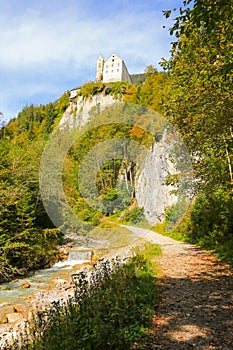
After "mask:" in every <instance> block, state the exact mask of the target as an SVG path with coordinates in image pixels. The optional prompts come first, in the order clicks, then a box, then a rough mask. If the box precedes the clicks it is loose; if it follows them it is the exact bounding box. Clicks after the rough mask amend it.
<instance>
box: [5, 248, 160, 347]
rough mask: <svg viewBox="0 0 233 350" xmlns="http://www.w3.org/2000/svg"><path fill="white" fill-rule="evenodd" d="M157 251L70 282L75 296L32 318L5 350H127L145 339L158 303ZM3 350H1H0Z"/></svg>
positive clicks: (139, 252)
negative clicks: (22, 331)
mask: <svg viewBox="0 0 233 350" xmlns="http://www.w3.org/2000/svg"><path fill="white" fill-rule="evenodd" d="M160 254H161V252H160V248H159V247H158V245H154V244H147V245H146V246H145V247H144V249H140V250H139V249H137V250H135V252H134V255H133V256H132V257H131V258H129V259H128V260H127V261H121V260H119V259H115V260H114V261H104V260H103V261H102V262H100V263H99V264H97V266H95V268H94V269H93V271H92V273H91V275H90V276H89V277H88V276H87V275H86V274H85V273H84V272H79V273H78V274H76V275H74V276H73V281H74V284H75V295H74V297H73V298H72V299H70V300H69V301H68V302H66V303H65V304H63V305H61V304H60V303H53V305H52V306H51V308H49V309H47V310H44V311H41V312H39V313H37V314H36V315H35V316H34V318H33V320H32V321H30V323H29V325H28V327H27V328H26V331H25V332H24V334H22V335H21V338H20V339H18V341H14V342H13V344H11V345H8V347H7V348H5V349H8V350H13V349H14V350H17V349H21V350H26V349H28V350H31V349H36V350H42V349H43V350H45V349H46V350H60V349H64V350H77V349H85V350H88V349H93V350H95V349H96V350H97V349H99V350H100V349H101V350H103V349H114V350H117V349H119V350H120V349H124V350H127V349H130V348H132V346H133V345H134V344H135V343H136V342H138V341H139V340H142V339H143V338H144V337H145V336H146V335H147V333H148V329H149V327H150V326H151V323H152V316H153V314H154V312H155V306H156V304H157V303H158V289H157V274H158V267H157V264H156V261H155V259H154V257H156V256H158V255H160ZM5 349H4V350H5Z"/></svg>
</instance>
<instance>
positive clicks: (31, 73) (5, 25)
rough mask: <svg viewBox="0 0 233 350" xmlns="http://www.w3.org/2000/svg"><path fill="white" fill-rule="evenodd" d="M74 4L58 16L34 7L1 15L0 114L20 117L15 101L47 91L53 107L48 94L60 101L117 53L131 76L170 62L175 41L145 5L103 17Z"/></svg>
mask: <svg viewBox="0 0 233 350" xmlns="http://www.w3.org/2000/svg"><path fill="white" fill-rule="evenodd" d="M106 3H107V2H105V4H106ZM126 3H127V4H128V3H130V0H128V2H126ZM72 4H73V6H67V7H66V6H65V5H64V7H63V8H61V7H58V10H57V12H56V8H54V11H53V12H52V13H50V14H49V13H45V14H44V13H43V11H39V10H37V8H35V7H34V8H33V9H28V8H25V11H21V14H20V15H13V12H12V13H11V14H5V15H4V13H2V14H0V23H1V35H0V46H1V48H3V50H2V52H3V54H2V55H1V56H0V77H1V72H4V74H3V76H4V77H5V78H4V79H2V78H1V79H2V83H3V86H2V91H1V94H0V110H2V109H4V108H6V112H5V113H6V114H8V113H13V112H14V113H15V112H16V111H14V107H13V104H17V101H16V100H17V98H20V101H22V100H23V101H28V100H27V98H28V97H29V96H36V94H38V93H41V92H43V91H44V93H45V94H46V93H47V94H48V101H49V94H54V93H58V96H59V91H60V94H61V93H62V92H63V91H65V90H67V89H69V88H72V84H75V85H76V84H79V83H82V82H84V81H88V80H90V79H93V80H94V79H95V66H96V58H97V55H98V54H99V53H102V54H103V55H104V56H105V57H108V56H110V55H111V54H112V52H116V53H117V54H119V55H120V56H121V57H122V58H123V59H124V60H125V61H126V64H127V66H128V69H129V71H130V73H134V72H136V73H138V72H142V71H143V70H144V69H145V68H146V66H147V65H149V64H155V65H157V62H158V61H160V59H161V58H162V57H168V51H169V41H171V40H170V39H169V35H168V33H167V30H164V29H163V28H162V26H163V24H164V22H165V20H164V19H163V16H162V13H161V11H156V10H153V8H152V10H150V11H148V10H147V11H145V9H144V8H143V4H142V3H140V4H139V5H138V7H137V6H133V3H132V5H131V6H130V7H129V6H127V8H125V6H123V5H124V4H125V3H124V2H120V4H121V5H122V6H123V7H122V8H121V9H120V10H116V11H112V12H110V13H108V11H107V10H105V12H104V15H103V16H101V14H98V13H96V12H95V8H91V6H90V5H92V4H93V3H92V1H88V6H86V7H85V5H83V2H81V1H79V2H78V3H76V2H73V1H71V2H70V5H72ZM74 4H76V5H75V6H74ZM128 5H129V4H128ZM38 6H39V5H38ZM98 6H100V5H98ZM109 6H110V4H109ZM7 72H8V74H6V73H7ZM75 79H77V82H76V83H74V81H75ZM59 89H60V90H59ZM13 96H14V100H13V98H12V97H13ZM29 100H30V99H29ZM33 101H34V100H33ZM33 101H32V102H33ZM17 109H18V105H17ZM3 112H4V110H3Z"/></svg>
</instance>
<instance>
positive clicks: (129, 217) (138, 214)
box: [123, 207, 145, 224]
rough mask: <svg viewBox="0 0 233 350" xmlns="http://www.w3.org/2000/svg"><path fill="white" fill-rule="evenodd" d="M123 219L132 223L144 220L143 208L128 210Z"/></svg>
mask: <svg viewBox="0 0 233 350" xmlns="http://www.w3.org/2000/svg"><path fill="white" fill-rule="evenodd" d="M123 220H124V221H126V222H131V223H133V224H137V223H138V222H141V221H144V220H145V217H144V208H138V207H137V208H134V209H132V210H128V211H127V212H126V213H125V214H124V217H123Z"/></svg>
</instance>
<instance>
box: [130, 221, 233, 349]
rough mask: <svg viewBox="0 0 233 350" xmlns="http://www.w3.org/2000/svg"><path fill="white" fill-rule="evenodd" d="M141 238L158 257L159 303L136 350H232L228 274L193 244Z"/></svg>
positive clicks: (232, 274)
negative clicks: (154, 245)
mask: <svg viewBox="0 0 233 350" xmlns="http://www.w3.org/2000/svg"><path fill="white" fill-rule="evenodd" d="M130 229H131V230H133V231H134V232H136V233H138V234H142V233H143V231H140V230H143V229H138V228H135V229H134V228H132V227H131V228H130ZM144 238H146V239H147V240H149V241H151V242H157V243H159V244H160V245H161V249H162V252H163V255H162V257H160V258H159V263H160V266H161V275H162V276H161V280H160V298H161V300H160V303H159V306H158V309H157V312H156V315H155V317H154V322H153V323H154V325H153V327H152V329H151V332H150V335H149V337H148V339H147V341H146V342H144V344H143V347H139V346H138V349H139V348H140V349H147V350H148V349H164V350H169V349H195V350H196V349H197V350H199V349H200V350H201V349H203V350H204V349H205V350H210V349H233V270H232V269H231V268H230V267H229V266H228V265H226V264H223V263H221V262H220V261H218V260H217V259H216V258H215V257H214V256H213V255H211V254H209V253H208V252H206V251H203V250H200V249H198V248H197V247H195V246H193V245H190V244H185V243H181V242H177V241H175V240H173V239H170V238H168V237H163V236H161V235H159V234H156V233H154V232H152V231H147V232H145V231H144Z"/></svg>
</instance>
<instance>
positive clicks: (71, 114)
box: [59, 94, 119, 128]
mask: <svg viewBox="0 0 233 350" xmlns="http://www.w3.org/2000/svg"><path fill="white" fill-rule="evenodd" d="M117 102H118V103H119V101H118V100H116V99H114V97H113V96H112V95H103V94H97V95H95V96H92V97H88V98H85V99H84V98H83V97H82V96H79V97H78V99H77V102H71V104H70V106H69V107H68V108H67V110H66V111H65V113H64V114H63V117H62V119H61V120H60V123H59V126H60V127H62V126H67V127H69V128H74V127H80V126H83V125H86V124H87V123H88V121H90V120H91V119H92V118H93V116H94V115H95V114H96V113H99V112H101V111H102V110H104V109H105V108H106V107H109V106H112V105H113V104H114V103H117Z"/></svg>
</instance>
